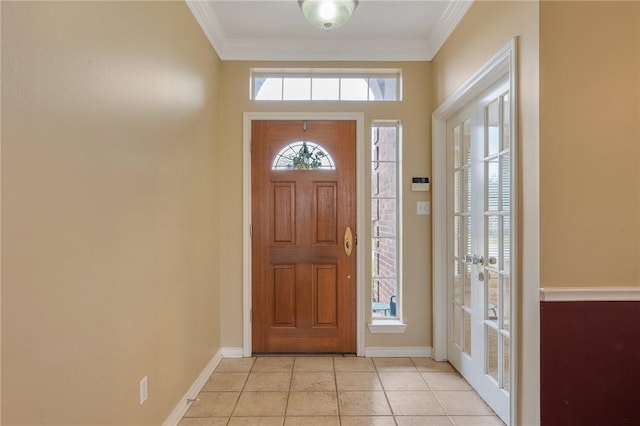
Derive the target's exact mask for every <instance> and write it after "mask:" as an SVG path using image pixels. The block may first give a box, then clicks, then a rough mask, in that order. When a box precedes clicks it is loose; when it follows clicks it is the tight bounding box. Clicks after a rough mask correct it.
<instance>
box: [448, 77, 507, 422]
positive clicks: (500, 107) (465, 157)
mask: <svg viewBox="0 0 640 426" xmlns="http://www.w3.org/2000/svg"><path fill="white" fill-rule="evenodd" d="M511 114H512V108H511V107H510V93H509V80H508V78H504V79H503V80H500V81H498V83H496V84H494V85H493V86H492V87H490V88H489V89H488V90H487V91H485V92H484V93H483V94H482V95H480V96H479V97H477V98H476V99H474V100H473V101H472V102H470V103H469V104H467V105H466V106H465V107H464V108H462V109H461V110H460V111H459V112H458V113H457V114H455V115H453V116H451V117H450V118H449V119H448V120H447V170H448V173H449V176H448V179H447V181H448V186H447V203H448V218H447V224H448V226H447V228H448V229H447V239H448V244H447V246H448V247H449V254H448V258H449V262H448V268H447V300H448V333H447V335H448V342H447V356H448V359H449V361H450V362H451V363H452V364H453V365H454V367H456V368H457V369H458V371H460V373H461V374H462V375H463V376H464V377H465V379H466V380H467V381H468V382H469V383H470V384H471V385H472V386H473V387H474V389H475V390H476V391H477V392H478V394H479V395H480V396H481V397H482V398H483V399H484V400H485V401H486V402H487V403H488V404H489V406H490V407H491V408H492V409H493V410H494V411H495V412H496V413H497V414H498V416H499V417H500V418H501V419H502V420H503V421H504V422H505V423H507V424H509V420H510V419H509V413H510V390H511V389H510V383H511V365H512V362H511V357H512V355H511V328H510V324H511V322H510V318H511V309H510V307H511V303H510V302H511V293H512V292H511V283H512V282H513V280H512V268H511V264H512V249H511V248H512V247H511V242H512V241H513V238H512V229H511V223H512V192H513V189H512V188H513V179H512V177H513V173H512V163H513V161H512V149H511V146H512V141H511V139H512V134H513V132H512V122H513V120H512V117H511Z"/></svg>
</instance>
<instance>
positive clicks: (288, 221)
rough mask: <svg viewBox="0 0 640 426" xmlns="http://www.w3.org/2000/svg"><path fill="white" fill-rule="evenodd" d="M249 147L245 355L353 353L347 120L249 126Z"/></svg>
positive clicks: (352, 199)
mask: <svg viewBox="0 0 640 426" xmlns="http://www.w3.org/2000/svg"><path fill="white" fill-rule="evenodd" d="M251 146H252V149H251V170H252V172H251V173H252V174H251V187H252V194H251V203H252V204H251V205H252V209H251V210H252V212H251V215H252V252H251V253H252V301H253V302H252V339H253V341H252V345H253V352H254V353H269V352H270V353H274V352H290V353H295V352H298V353H300V352H313V353H321V352H325V353H329V352H330V353H336V352H337V353H355V352H356V250H355V247H354V246H355V227H356V226H355V225H356V222H355V218H356V205H355V203H356V194H355V188H356V167H355V166H356V163H355V148H356V123H355V121H316V120H309V121H306V120H305V121H302V120H298V121H253V122H252V126H251ZM347 229H350V230H351V231H352V233H353V234H352V235H353V238H352V239H351V241H346V240H345V234H346V233H348V231H347ZM349 247H350V248H351V249H352V251H351V253H350V254H348V253H347V252H348V251H349V250H348V248H349Z"/></svg>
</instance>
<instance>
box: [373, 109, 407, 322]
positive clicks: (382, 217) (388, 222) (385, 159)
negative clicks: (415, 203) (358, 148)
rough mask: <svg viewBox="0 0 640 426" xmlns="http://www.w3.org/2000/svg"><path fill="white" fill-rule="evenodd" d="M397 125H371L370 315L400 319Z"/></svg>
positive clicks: (374, 123) (385, 122)
mask: <svg viewBox="0 0 640 426" xmlns="http://www.w3.org/2000/svg"><path fill="white" fill-rule="evenodd" d="M399 235H400V124H399V123H398V122H397V121H393V122H389V121H374V122H373V125H372V127H371V275H372V276H371V295H372V297H371V299H372V302H371V316H372V318H373V319H374V320H376V319H395V320H397V319H400V311H401V307H402V306H401V298H400V296H401V295H400V272H399V271H400V256H399V252H400V244H399Z"/></svg>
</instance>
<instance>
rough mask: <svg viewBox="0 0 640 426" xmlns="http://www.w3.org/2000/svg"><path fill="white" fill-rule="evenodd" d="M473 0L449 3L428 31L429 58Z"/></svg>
mask: <svg viewBox="0 0 640 426" xmlns="http://www.w3.org/2000/svg"><path fill="white" fill-rule="evenodd" d="M473 1H474V0H462V1H457V0H454V1H452V2H450V3H449V5H448V6H447V8H446V9H445V11H444V13H443V14H442V16H441V17H440V19H439V20H438V22H437V23H436V25H435V26H434V27H433V29H432V30H431V32H430V33H429V38H428V40H427V42H428V43H429V48H430V49H429V50H430V52H429V55H430V57H429V60H432V59H433V58H434V57H435V56H436V54H437V53H438V50H440V48H441V47H442V45H443V44H444V42H445V41H447V38H449V36H450V35H451V33H452V32H453V30H454V29H455V28H456V26H458V24H459V23H460V21H461V20H462V18H463V17H464V15H465V14H466V13H467V11H468V10H469V8H470V7H471V5H472V4H473Z"/></svg>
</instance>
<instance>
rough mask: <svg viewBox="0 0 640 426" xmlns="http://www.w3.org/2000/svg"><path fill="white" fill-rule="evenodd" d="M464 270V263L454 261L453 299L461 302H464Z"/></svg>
mask: <svg viewBox="0 0 640 426" xmlns="http://www.w3.org/2000/svg"><path fill="white" fill-rule="evenodd" d="M462 271H463V269H462V263H461V262H459V261H455V262H453V300H454V301H455V302H457V303H459V304H462V303H463V300H462V288H463V287H462Z"/></svg>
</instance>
